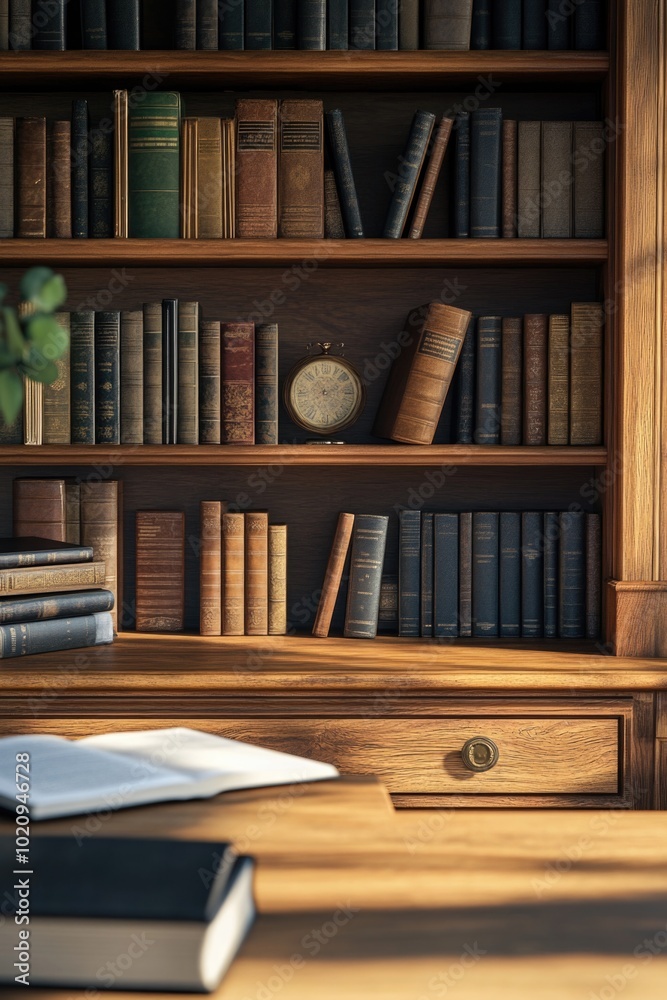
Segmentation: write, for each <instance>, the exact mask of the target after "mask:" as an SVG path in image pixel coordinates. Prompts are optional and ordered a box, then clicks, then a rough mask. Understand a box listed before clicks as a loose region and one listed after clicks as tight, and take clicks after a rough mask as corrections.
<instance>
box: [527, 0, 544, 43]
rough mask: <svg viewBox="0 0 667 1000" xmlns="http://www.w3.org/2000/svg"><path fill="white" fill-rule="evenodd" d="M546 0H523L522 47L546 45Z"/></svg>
mask: <svg viewBox="0 0 667 1000" xmlns="http://www.w3.org/2000/svg"><path fill="white" fill-rule="evenodd" d="M546 13H547V12H546V0H523V32H522V41H523V45H522V48H524V49H541V50H544V49H546V47H547V17H546Z"/></svg>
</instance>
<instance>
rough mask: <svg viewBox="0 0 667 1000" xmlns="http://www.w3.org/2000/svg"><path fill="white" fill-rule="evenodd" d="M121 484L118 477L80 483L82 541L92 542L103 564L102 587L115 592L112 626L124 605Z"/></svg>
mask: <svg viewBox="0 0 667 1000" xmlns="http://www.w3.org/2000/svg"><path fill="white" fill-rule="evenodd" d="M122 501H123V484H122V482H121V481H120V480H117V479H103V480H101V481H100V482H95V481H94V480H85V481H84V482H82V483H81V544H82V545H92V547H93V553H94V558H95V559H100V560H103V562H104V565H105V567H106V571H105V575H104V583H103V586H104V588H105V589H106V590H110V591H111V593H112V594H113V595H114V607H113V611H112V612H111V617H112V619H113V625H114V629H118V616H119V615H120V614H121V613H122V608H123V587H122V573H123V502H122Z"/></svg>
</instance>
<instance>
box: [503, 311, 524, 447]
mask: <svg viewBox="0 0 667 1000" xmlns="http://www.w3.org/2000/svg"><path fill="white" fill-rule="evenodd" d="M522 341H523V329H522V323H521V319H520V317H518V316H506V317H505V318H504V319H503V325H502V346H501V354H502V376H501V382H502V384H501V393H500V443H501V444H509V445H517V444H521V427H522V417H521V404H522V396H523V386H522V384H521V383H522V373H523V364H522V355H523V344H522Z"/></svg>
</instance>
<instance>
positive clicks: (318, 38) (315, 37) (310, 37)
mask: <svg viewBox="0 0 667 1000" xmlns="http://www.w3.org/2000/svg"><path fill="white" fill-rule="evenodd" d="M297 27H298V36H299V48H300V49H310V50H315V51H320V52H321V51H323V50H324V49H326V47H327V5H326V0H299V4H298V10H297Z"/></svg>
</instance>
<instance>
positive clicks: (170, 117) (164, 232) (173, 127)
mask: <svg viewBox="0 0 667 1000" xmlns="http://www.w3.org/2000/svg"><path fill="white" fill-rule="evenodd" d="M128 127H129V132H128V135H129V139H128V185H129V194H128V197H129V221H130V229H129V235H130V236H135V237H144V238H148V239H159V238H167V239H169V238H173V239H175V238H177V237H178V236H179V235H180V138H179V137H180V129H181V98H180V94H177V93H174V92H171V93H170V92H167V91H153V92H151V93H145V95H144V98H143V100H142V101H141V102H140V103H136V104H133V106H132V107H131V108H130V111H129V122H128Z"/></svg>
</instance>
